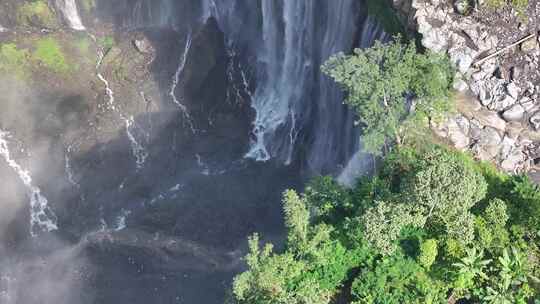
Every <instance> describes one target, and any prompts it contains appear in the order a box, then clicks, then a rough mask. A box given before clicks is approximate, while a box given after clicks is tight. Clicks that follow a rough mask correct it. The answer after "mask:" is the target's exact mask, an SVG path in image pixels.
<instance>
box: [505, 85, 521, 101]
mask: <svg viewBox="0 0 540 304" xmlns="http://www.w3.org/2000/svg"><path fill="white" fill-rule="evenodd" d="M520 91H521V89H520V88H519V87H518V86H517V85H516V84H515V83H514V82H510V83H509V84H508V85H507V86H506V92H508V95H510V96H512V98H514V99H518V97H519V93H520Z"/></svg>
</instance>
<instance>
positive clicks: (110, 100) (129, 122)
mask: <svg viewBox="0 0 540 304" xmlns="http://www.w3.org/2000/svg"><path fill="white" fill-rule="evenodd" d="M104 56H105V55H104V54H103V52H101V51H100V52H99V54H98V62H97V65H96V70H97V71H98V72H97V77H98V79H99V80H100V81H101V82H102V83H103V85H104V86H105V93H106V94H107V107H108V108H109V109H110V110H111V111H113V112H116V113H118V115H119V116H120V119H121V120H122V121H123V122H124V124H125V127H126V135H127V138H128V140H129V143H130V146H131V151H132V154H133V157H134V158H135V165H136V168H137V170H140V169H141V168H142V167H143V166H144V163H145V162H146V159H147V158H148V152H147V151H146V149H145V148H144V147H143V145H141V143H139V141H138V140H137V139H136V138H135V136H134V134H133V132H132V129H133V126H134V120H133V117H131V116H130V117H126V116H125V115H124V114H123V113H122V112H121V111H120V110H119V109H118V108H117V107H116V104H115V102H114V101H115V100H114V92H113V90H112V89H111V87H110V84H109V81H107V79H105V77H104V76H103V75H102V74H101V73H100V72H99V69H100V67H101V63H102V62H103V57H104Z"/></svg>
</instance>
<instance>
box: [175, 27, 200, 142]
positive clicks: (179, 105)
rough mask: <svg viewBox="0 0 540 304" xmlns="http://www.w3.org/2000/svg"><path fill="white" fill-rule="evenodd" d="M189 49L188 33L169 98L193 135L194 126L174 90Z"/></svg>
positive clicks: (189, 34)
mask: <svg viewBox="0 0 540 304" xmlns="http://www.w3.org/2000/svg"><path fill="white" fill-rule="evenodd" d="M190 49H191V32H189V33H188V36H187V38H186V43H185V46H184V51H183V52H182V56H181V57H180V63H179V65H178V68H177V69H176V72H175V73H174V77H173V81H172V85H171V89H170V91H169V96H171V98H172V100H173V102H174V104H175V105H176V106H178V108H179V109H180V111H181V112H182V115H183V116H184V119H185V120H186V122H187V124H188V125H189V127H190V129H191V131H192V132H193V133H195V126H194V125H193V121H192V120H191V116H190V115H189V111H188V109H187V108H186V106H185V105H184V104H183V103H182V100H183V97H181V98H180V100H179V99H178V97H176V89H177V87H178V82H179V81H180V76H182V73H183V72H184V68H185V67H186V61H187V57H188V53H189V50H190Z"/></svg>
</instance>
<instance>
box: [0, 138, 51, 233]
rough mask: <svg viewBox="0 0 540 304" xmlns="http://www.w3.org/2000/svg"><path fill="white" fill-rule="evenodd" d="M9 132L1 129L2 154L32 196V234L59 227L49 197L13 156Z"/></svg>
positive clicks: (0, 151)
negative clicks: (9, 144)
mask: <svg viewBox="0 0 540 304" xmlns="http://www.w3.org/2000/svg"><path fill="white" fill-rule="evenodd" d="M8 138H9V133H7V132H5V131H3V130H0V155H1V156H2V157H3V158H4V160H5V161H6V162H7V164H8V165H9V167H11V168H12V169H13V170H14V171H15V173H17V175H18V176H19V178H20V179H21V181H22V182H23V184H24V185H25V186H26V189H27V191H28V195H29V196H30V234H31V235H32V236H36V235H37V233H38V232H39V231H53V230H56V229H58V226H57V224H56V221H57V219H56V215H55V214H54V212H53V211H52V209H51V208H50V207H49V202H48V201H47V198H46V197H45V196H44V195H43V194H42V193H41V189H39V188H38V187H36V186H34V185H33V184H32V177H31V176H30V173H29V172H28V171H26V170H24V169H23V168H22V167H21V166H20V165H19V164H18V163H17V162H16V161H15V160H14V159H13V158H12V157H11V153H10V151H9V146H8V141H7V140H8Z"/></svg>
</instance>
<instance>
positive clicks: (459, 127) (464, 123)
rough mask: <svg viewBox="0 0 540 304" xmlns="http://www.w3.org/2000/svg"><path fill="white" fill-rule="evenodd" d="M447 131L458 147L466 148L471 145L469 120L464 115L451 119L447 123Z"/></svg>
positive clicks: (449, 137)
mask: <svg viewBox="0 0 540 304" xmlns="http://www.w3.org/2000/svg"><path fill="white" fill-rule="evenodd" d="M447 132H448V139H449V140H450V141H451V142H452V144H453V145H454V146H455V147H456V148H458V149H465V148H467V147H468V146H469V143H470V139H469V137H468V133H469V121H468V120H467V119H466V118H464V117H463V116H458V117H456V118H453V119H450V120H449V121H448V123H447Z"/></svg>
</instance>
